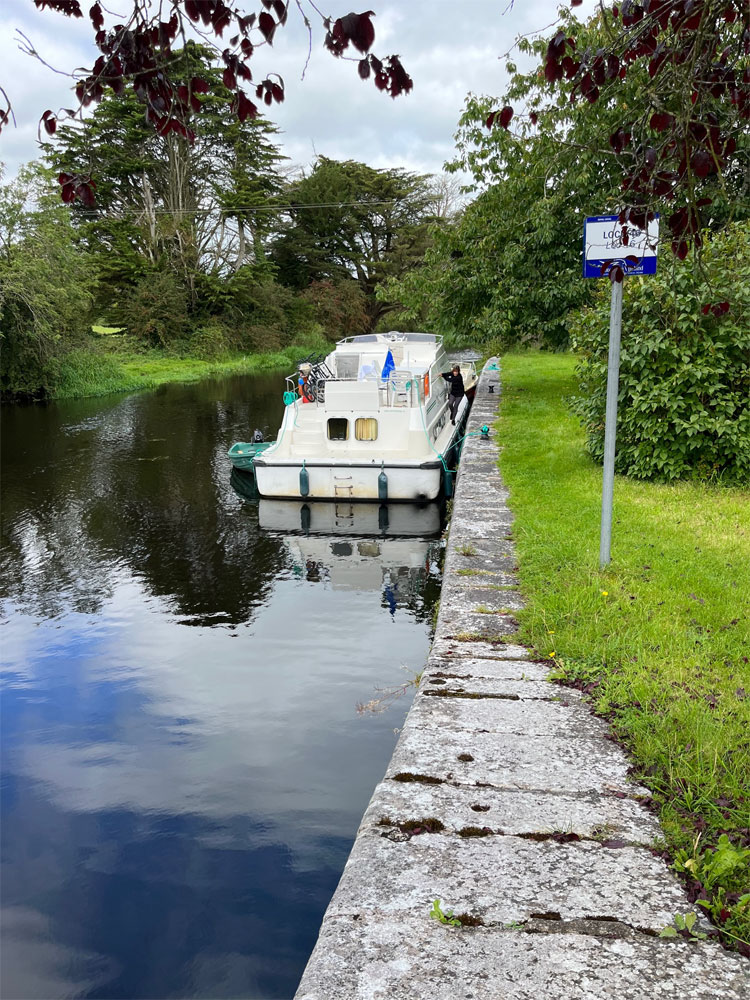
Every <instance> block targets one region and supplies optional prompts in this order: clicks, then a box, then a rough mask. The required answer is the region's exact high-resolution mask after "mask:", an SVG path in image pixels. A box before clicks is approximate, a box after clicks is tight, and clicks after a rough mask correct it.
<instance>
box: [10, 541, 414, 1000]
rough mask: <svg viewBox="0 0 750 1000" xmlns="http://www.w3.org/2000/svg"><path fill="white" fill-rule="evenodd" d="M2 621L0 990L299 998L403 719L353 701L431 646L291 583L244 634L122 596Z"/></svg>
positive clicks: (369, 612)
mask: <svg viewBox="0 0 750 1000" xmlns="http://www.w3.org/2000/svg"><path fill="white" fill-rule="evenodd" d="M415 544H416V545H417V546H419V545H420V544H421V545H422V546H424V544H425V543H424V542H422V543H419V542H417V543H415ZM329 551H330V550H329ZM328 561H329V563H330V562H331V559H330V558H329V560H328ZM334 569H335V567H334ZM379 572H380V573H381V574H382V570H380V571H379ZM384 604H385V606H384ZM6 618H7V624H6V626H5V632H6V638H5V643H4V650H5V655H4V660H5V670H6V686H5V691H4V695H3V699H2V714H3V742H4V749H3V758H4V764H5V770H6V781H5V784H4V788H3V813H4V817H5V822H4V830H3V834H4V854H5V859H6V874H5V878H4V887H3V889H4V891H3V903H4V907H5V908H6V917H7V920H8V921H9V924H8V927H9V929H8V931H7V938H6V950H7V953H10V954H13V955H14V957H15V960H14V961H12V962H11V963H10V965H6V964H5V963H4V965H5V973H4V976H5V984H6V986H5V990H4V992H3V995H4V996H8V997H10V996H18V997H22V996H23V997H27V996H28V997H31V996H36V997H56V996H68V995H70V996H79V995H80V996H91V997H105V996H106V997H109V996H112V997H115V996H122V997H126V996H149V997H157V996H246V997H247V996H250V997H255V996H258V997H260V996H288V995H291V993H292V992H293V990H294V987H295V984H296V980H297V978H298V977H299V974H300V972H301V967H302V965H303V964H304V961H305V958H306V955H307V953H308V952H309V950H310V949H311V947H312V944H313V943H314V938H315V935H316V932H317V926H318V923H319V920H320V917H321V915H322V911H323V909H324V908H325V905H326V904H327V901H328V898H329V897H330V894H331V892H332V890H333V888H334V887H335V884H336V881H337V880H338V875H339V873H340V870H341V868H342V867H343V864H344V861H345V859H346V854H347V852H348V849H349V846H350V842H351V838H352V836H353V833H354V831H355V829H356V825H357V823H358V820H359V818H360V817H361V814H362V812H363V810H364V807H365V805H366V803H367V800H368V798H369V795H370V794H371V791H372V787H373V785H374V783H375V782H376V781H377V780H378V779H379V777H380V776H381V775H382V773H383V770H384V768H385V765H386V763H387V760H388V757H389V755H390V752H391V748H392V746H393V742H394V739H395V737H394V735H393V732H392V730H393V728H394V727H396V726H398V725H399V724H400V722H401V720H402V718H403V715H404V713H405V711H406V708H407V704H406V702H405V701H402V702H401V703H399V704H397V705H396V706H395V708H393V709H389V710H388V711H387V712H385V713H384V714H382V715H379V716H375V717H372V716H370V717H359V716H357V715H356V713H355V711H354V706H355V704H356V702H358V701H366V700H368V699H369V698H370V697H371V696H372V693H373V687H374V686H375V685H383V686H387V685H388V684H396V683H399V682H401V681H403V680H404V679H406V677H407V675H406V674H405V673H404V672H403V671H402V670H401V669H400V667H401V665H402V664H403V665H405V666H408V667H410V668H411V669H413V670H414V671H416V670H418V669H419V668H420V667H421V664H422V662H423V659H424V656H425V654H426V649H427V638H426V629H425V628H418V629H417V628H415V627H414V620H413V618H412V616H411V615H410V614H408V613H400V614H396V616H395V617H393V618H392V617H391V614H390V610H389V608H388V605H387V602H384V601H383V599H382V592H381V591H380V588H378V589H377V590H374V591H373V590H368V591H365V590H348V591H343V592H342V591H335V590H334V588H333V587H332V586H331V585H330V584H328V583H324V584H323V585H321V584H320V583H318V582H310V581H308V580H307V579H305V578H304V576H297V575H295V572H294V568H293V567H292V570H291V571H290V572H288V573H286V574H284V575H283V577H282V578H281V579H279V580H277V582H276V584H275V587H274V590H273V595H272V599H271V601H270V603H269V604H268V605H267V606H266V607H264V608H263V609H261V610H260V611H259V613H258V614H257V616H256V618H255V619H254V620H251V621H250V622H248V623H247V624H244V625H240V626H231V625H230V626H222V627H216V626H215V627H213V628H207V627H187V626H185V625H182V624H179V622H178V620H177V619H176V618H175V616H174V615H171V614H169V613H168V612H167V611H166V609H165V608H164V607H162V606H160V604H159V602H157V601H155V600H154V599H153V598H148V596H147V595H146V594H144V593H143V591H142V589H141V587H140V586H139V584H137V583H136V582H134V581H132V580H130V581H127V580H119V581H118V582H117V583H116V584H115V585H114V587H113V592H112V596H111V599H110V600H108V601H107V603H106V605H105V608H104V610H103V613H102V614H100V615H99V616H97V617H96V618H95V619H94V618H91V617H89V616H86V615H80V614H72V613H71V614H69V615H67V616H65V617H62V618H60V617H58V618H57V619H56V620H55V621H53V622H38V621H35V620H33V619H32V618H30V617H28V616H25V615H22V614H18V613H16V614H14V613H13V608H12V607H10V608H7V609H6ZM28 969H33V974H27V972H26V970H28ZM19 986H20V987H21V988H22V990H23V991H24V992H12V991H13V990H14V989H15V988H17V987H19Z"/></svg>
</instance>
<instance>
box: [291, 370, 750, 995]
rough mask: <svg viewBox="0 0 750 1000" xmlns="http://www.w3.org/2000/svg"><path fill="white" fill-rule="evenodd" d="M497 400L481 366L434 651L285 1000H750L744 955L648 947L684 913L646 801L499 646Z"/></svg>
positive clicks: (501, 500) (493, 382)
mask: <svg viewBox="0 0 750 1000" xmlns="http://www.w3.org/2000/svg"><path fill="white" fill-rule="evenodd" d="M491 389H492V390H493V391H490V390H491ZM499 402H500V377H499V372H498V370H497V367H496V362H494V366H493V363H489V362H488V366H486V367H485V369H484V371H483V373H482V375H481V378H480V382H479V386H478V391H477V397H476V400H475V402H474V405H473V407H472V411H471V414H470V417H469V424H468V428H467V430H468V431H469V432H472V436H470V437H468V438H467V439H466V441H465V445H464V450H463V455H462V459H461V464H460V471H459V474H458V477H457V483H456V491H455V499H454V504H453V512H452V518H451V522H450V530H449V537H448V546H447V551H446V561H445V572H444V580H443V587H442V594H441V602H440V611H439V616H438V620H437V626H436V633H435V640H434V644H433V646H432V650H431V653H430V656H429V659H428V661H427V665H426V667H425V670H424V673H423V676H422V679H421V682H420V685H419V689H418V692H417V694H416V696H415V699H414V704H413V706H412V708H411V709H410V711H409V713H408V716H407V719H406V722H405V725H404V728H403V730H402V732H401V736H400V738H399V741H398V744H397V746H396V748H395V751H394V754H393V758H392V760H391V762H390V765H389V767H388V769H387V772H386V775H385V777H384V779H383V781H382V782H381V783H380V784H379V785H378V786H377V788H376V789H375V792H374V794H373V796H372V799H371V801H370V805H369V807H368V809H367V811H366V813H365V816H364V818H363V820H362V824H361V826H360V829H359V832H358V834H357V838H356V840H355V843H354V846H353V849H352V852H351V856H350V858H349V861H348V863H347V865H346V868H345V870H344V872H343V875H342V877H341V881H340V883H339V886H338V889H337V890H336V893H335V895H334V897H333V899H332V900H331V903H330V906H329V907H328V910H327V912H326V915H325V918H324V920H323V924H322V927H321V931H320V937H319V939H318V943H317V945H316V947H315V950H314V951H313V954H312V956H311V958H310V961H309V963H308V965H307V968H306V970H305V973H304V975H303V977H302V981H301V983H300V986H299V989H298V992H297V995H296V1000H463V998H467V1000H468V998H476V1000H605V998H606V1000H740V998H744V1000H747V998H748V997H750V978H749V977H748V971H749V970H748V963H747V962H746V961H744V960H743V959H741V958H740V957H739V956H737V955H733V954H729V953H728V952H725V951H724V950H723V949H722V948H721V947H720V946H719V945H718V944H716V943H715V942H714V941H711V940H708V941H688V940H685V939H684V938H676V939H675V938H660V937H659V936H658V935H659V931H660V930H661V929H662V928H664V927H665V926H666V925H668V924H670V923H672V920H673V917H674V915H675V914H676V913H681V914H684V913H687V912H689V911H691V910H693V909H694V907H693V906H691V904H690V903H689V902H688V900H687V898H686V896H685V894H684V892H683V890H682V888H681V886H680V884H679V883H678V882H677V880H676V879H675V878H674V876H673V875H672V874H671V873H670V871H669V869H668V867H667V865H666V864H665V863H664V861H663V860H662V859H661V858H660V857H658V856H657V855H656V854H655V853H654V852H653V851H652V850H651V848H652V846H653V844H654V843H655V841H656V840H657V839H658V838H659V836H660V829H659V826H658V823H657V821H656V820H655V818H654V816H653V815H652V814H651V813H650V812H648V810H647V809H646V807H645V805H644V802H645V800H647V798H648V790H647V789H646V788H642V787H639V786H638V785H636V784H633V783H632V782H631V780H630V779H629V777H628V768H629V762H628V760H627V758H626V756H625V754H624V753H623V751H622V750H621V749H620V748H619V747H618V746H617V745H616V744H615V743H614V742H612V741H611V740H610V739H609V738H608V735H609V733H608V727H607V725H606V724H605V723H604V722H603V721H602V720H600V719H598V718H596V717H595V716H593V715H592V714H591V712H590V711H589V709H588V707H587V705H586V704H585V702H584V701H583V699H582V698H581V696H580V695H579V694H578V693H577V692H576V691H574V690H569V689H566V688H563V687H560V686H557V685H554V684H552V683H550V681H549V680H548V679H547V677H548V673H549V669H548V666H547V665H546V664H545V663H543V662H539V661H537V660H534V659H532V658H531V654H530V653H529V651H528V650H527V649H526V648H524V647H523V646H519V645H516V644H514V643H513V635H514V633H515V631H516V622H515V620H514V612H515V611H516V610H517V609H519V608H520V607H521V606H522V598H521V595H520V592H519V589H518V582H517V576H516V572H517V566H516V556H515V552H514V546H513V541H512V538H511V526H512V522H513V518H512V515H511V512H510V510H509V509H508V505H507V501H508V492H507V490H506V489H505V487H504V485H503V483H502V480H501V477H500V473H499V471H498V456H499V446H498V442H497V440H496V434H495V432H494V431H493V432H492V433H491V435H490V439H489V440H482V439H481V437H480V436H478V435H476V433H474V432H476V431H478V430H479V428H480V427H481V426H482V425H483V424H488V425H490V426H492V423H493V421H494V420H495V419H496V418H497V414H498V407H499ZM550 502H554V498H551V501H550ZM434 900H439V911H440V912H441V913H442V914H443V917H444V919H445V920H446V921H449V922H445V923H444V922H441V921H440V920H439V919H435V918H434V917H431V916H430V911H431V909H433V903H434ZM449 911H453V917H448V916H447V914H448V912H449ZM455 919H460V921H461V923H460V924H459V925H458V926H456V925H454V924H453V923H451V922H450V921H451V920H455ZM699 926H700V929H701V930H703V931H709V930H710V925H708V924H707V923H706V921H705V920H704V919H703V918H700V924H699Z"/></svg>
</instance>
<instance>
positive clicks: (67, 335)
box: [0, 166, 95, 396]
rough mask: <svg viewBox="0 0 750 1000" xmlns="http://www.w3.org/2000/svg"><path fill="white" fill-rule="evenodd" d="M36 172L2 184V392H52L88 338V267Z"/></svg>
mask: <svg viewBox="0 0 750 1000" xmlns="http://www.w3.org/2000/svg"><path fill="white" fill-rule="evenodd" d="M50 181H51V178H50V174H49V172H48V171H45V170H43V169H41V168H40V167H38V166H32V167H27V168H24V169H22V170H21V172H20V174H19V176H18V178H17V179H16V180H15V181H13V182H12V183H10V184H8V185H4V186H3V185H0V389H1V390H2V391H3V392H6V391H8V390H12V391H13V392H15V393H18V394H20V395H28V396H35V395H38V394H39V392H40V389H41V388H42V387H47V388H49V389H52V390H54V387H55V385H56V383H57V381H58V378H59V366H60V358H61V355H62V354H63V353H64V351H65V349H66V347H68V346H69V345H70V344H75V343H78V342H79V341H80V338H81V337H82V336H83V335H84V333H85V331H86V317H87V316H88V314H89V311H90V307H91V301H92V293H93V286H94V274H95V271H94V265H93V262H92V260H91V258H90V256H89V255H88V254H87V253H85V251H82V250H81V249H80V248H79V247H78V246H77V244H76V242H75V239H74V233H73V230H72V227H71V224H70V213H69V211H68V209H67V208H66V207H65V206H63V205H61V204H60V203H59V201H58V199H57V198H56V197H55V195H54V193H53V194H49V187H50Z"/></svg>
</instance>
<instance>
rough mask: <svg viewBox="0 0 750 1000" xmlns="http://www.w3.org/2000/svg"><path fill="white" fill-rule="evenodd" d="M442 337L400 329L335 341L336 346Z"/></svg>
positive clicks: (437, 340) (416, 341)
mask: <svg viewBox="0 0 750 1000" xmlns="http://www.w3.org/2000/svg"><path fill="white" fill-rule="evenodd" d="M442 339H443V338H442V337H438V336H437V335H436V334H434V333H416V332H402V331H401V330H391V331H390V332H388V333H360V334H357V335H356V336H355V337H345V338H344V339H343V340H337V341H336V347H341V346H343V345H345V344H402V343H404V342H408V343H411V344H436V343H440V342H442Z"/></svg>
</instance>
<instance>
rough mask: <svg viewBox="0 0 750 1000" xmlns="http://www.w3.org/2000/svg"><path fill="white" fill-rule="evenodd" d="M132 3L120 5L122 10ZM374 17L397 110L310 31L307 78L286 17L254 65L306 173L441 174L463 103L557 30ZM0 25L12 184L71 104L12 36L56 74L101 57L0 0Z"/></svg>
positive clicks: (541, 17) (406, 10)
mask: <svg viewBox="0 0 750 1000" xmlns="http://www.w3.org/2000/svg"><path fill="white" fill-rule="evenodd" d="M131 2H132V0H119V6H121V7H122V6H124V7H128V6H129V5H130V3H131ZM350 6H351V5H350V4H347V3H345V2H343V0H331V2H330V3H329V4H327V5H326V9H330V12H331V14H333V15H338V14H342V13H346V12H347V11H348V10H349V9H350ZM354 6H355V8H356V5H354ZM372 6H373V7H374V8H376V17H375V18H374V21H373V23H374V25H375V32H376V37H375V45H374V47H373V50H374V51H375V52H376V53H377V54H378V55H379V56H381V57H382V56H386V55H389V54H391V53H392V52H397V53H398V54H399V55H400V57H401V59H402V62H403V64H404V66H405V67H406V69H407V71H408V72H409V73H410V75H411V76H412V78H413V80H414V90H413V91H412V93H411V94H410V95H408V96H406V97H404V96H401V97H399V98H397V99H396V100H392V99H391V98H389V97H388V96H387V95H385V94H382V93H379V92H378V91H377V90H376V89H375V87H374V85H373V83H372V81H365V82H363V81H361V80H360V79H359V77H358V75H357V70H356V64H355V62H352V61H350V60H337V59H334V58H333V57H332V56H331V55H330V54H329V53H328V52H326V51H325V49H324V48H323V45H322V39H323V32H322V30H320V28H319V25H316V24H314V29H315V30H314V32H313V44H312V51H311V54H310V61H309V64H308V65H307V66H306V61H307V49H308V39H307V33H306V31H305V29H304V26H303V24H302V23H301V21H300V19H299V18H298V17H295V13H296V12H295V11H294V9H293V7H292V10H291V11H290V18H289V24H288V25H287V27H286V28H284V29H283V30H281V31H279V32H278V34H277V36H276V40H275V43H274V46H273V48H272V49H258V50H257V52H256V55H255V56H254V60H253V72H254V75H255V77H256V79H262V77H263V76H264V75H265V73H266V72H268V71H271V70H273V71H276V72H279V73H280V74H281V75H282V76H283V77H284V79H285V82H286V86H287V100H286V102H285V103H284V104H283V105H282V106H281V107H279V106H274V107H273V108H272V109H270V115H269V117H271V118H272V119H273V120H274V121H275V122H277V124H278V125H279V127H280V128H281V129H282V130H283V136H282V143H281V144H282V147H283V150H284V152H285V153H286V155H287V156H289V157H290V158H291V160H292V161H293V162H295V163H309V162H310V161H311V160H312V158H313V157H314V155H315V153H318V154H324V155H326V156H331V157H335V158H342V159H343V158H350V159H357V160H362V161H364V162H367V163H370V164H372V165H373V166H377V167H385V166H401V167H405V168H407V169H412V170H418V171H425V172H435V171H439V170H440V169H441V167H442V164H443V163H444V162H445V161H446V160H449V159H451V158H452V156H453V150H454V146H453V133H454V132H455V130H456V126H457V123H458V118H459V115H460V113H461V109H462V107H463V104H464V100H465V97H466V94H467V93H468V92H469V91H473V92H475V93H487V94H497V95H499V94H500V93H502V90H503V87H504V83H505V76H504V70H503V64H502V62H501V61H500V58H499V57H500V56H502V55H504V54H505V53H506V52H507V51H508V50H509V49H510V48H511V46H512V44H513V41H514V39H515V37H516V36H517V35H518V34H520V33H526V32H529V31H532V30H536V29H540V28H544V27H546V26H547V25H548V24H549V23H550V22H551V21H552V20H553V19H554V14H553V13H552V8H551V5H550V4H549V2H542V0H526V2H524V3H517V4H513V5H510V3H509V0H461V2H460V3H458V2H455V0H409V2H408V4H405V3H404V2H403V0H378V2H377V3H373V4H372ZM248 7H249V8H250V7H252V5H250V4H249V5H248ZM593 7H594V0H586V3H585V4H584V5H583V6H582V7H581V8H579V11H584V12H585V11H587V10H593ZM3 14H4V18H3V22H4V32H3V34H2V36H1V37H0V67H1V68H0V85H1V86H3V87H4V88H5V89H6V91H7V92H8V94H9V97H10V98H11V101H12V103H13V106H14V110H15V114H16V118H17V121H18V127H17V128H16V129H14V128H12V127H7V128H6V129H5V130H4V132H3V133H2V136H0V159H3V160H4V161H5V162H6V164H7V168H8V175H13V174H14V173H15V170H16V169H17V167H18V165H19V163H21V162H24V161H26V160H29V159H33V158H34V157H35V156H36V155H37V153H38V147H37V142H36V136H37V128H38V123H39V118H40V116H41V114H42V112H44V111H45V110H46V109H47V108H52V109H53V110H56V109H57V108H59V107H61V106H63V107H64V106H66V105H67V104H69V103H71V96H70V85H71V81H70V79H68V78H66V77H65V76H61V75H58V74H56V73H55V72H53V70H52V69H49V68H47V67H45V66H44V65H42V64H41V63H39V62H38V61H36V60H34V59H32V58H30V57H29V56H27V55H23V54H22V53H21V52H20V51H19V48H18V36H17V34H16V29H20V30H21V31H23V32H24V33H25V34H26V35H27V36H28V37H29V39H30V40H31V41H32V43H33V44H34V46H35V48H36V49H37V51H38V52H39V54H40V56H41V57H42V58H43V59H44V60H45V61H47V62H48V63H49V64H50V65H52V66H54V67H56V68H59V69H64V70H67V71H71V70H73V69H75V68H76V67H81V66H87V65H90V64H91V63H92V62H93V60H94V58H96V52H95V50H94V48H93V45H92V43H91V27H90V24H89V23H88V21H87V20H79V21H72V20H71V19H69V18H65V17H63V16H61V15H59V14H56V13H55V12H53V11H45V12H40V11H37V10H36V9H34V8H33V7H32V5H31V3H30V0H3ZM579 16H580V15H579ZM303 72H304V77H305V78H304V80H302V79H301V77H302V75H303Z"/></svg>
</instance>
